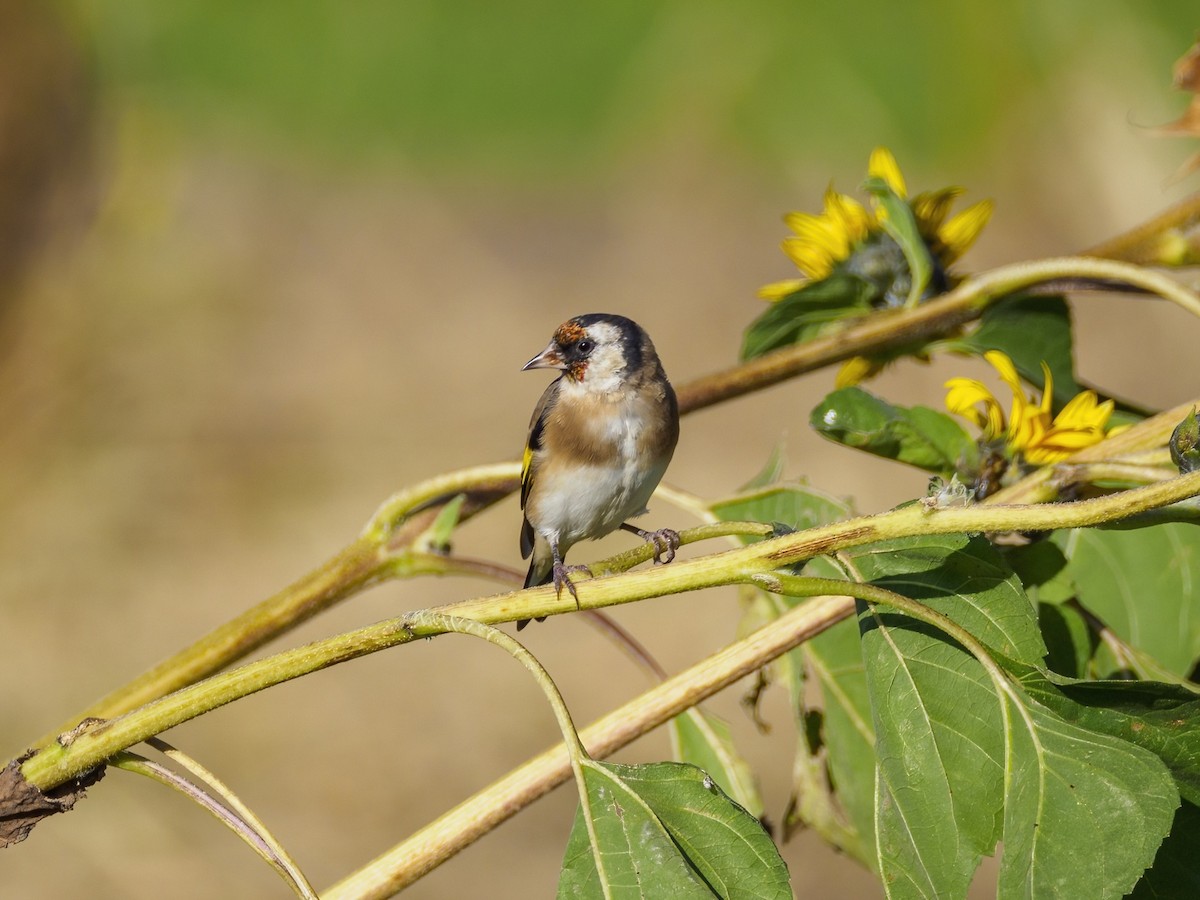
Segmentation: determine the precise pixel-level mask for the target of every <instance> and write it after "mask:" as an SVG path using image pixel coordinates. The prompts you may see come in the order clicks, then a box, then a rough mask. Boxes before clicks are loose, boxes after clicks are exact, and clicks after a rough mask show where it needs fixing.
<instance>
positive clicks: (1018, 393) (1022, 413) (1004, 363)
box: [983, 350, 1029, 447]
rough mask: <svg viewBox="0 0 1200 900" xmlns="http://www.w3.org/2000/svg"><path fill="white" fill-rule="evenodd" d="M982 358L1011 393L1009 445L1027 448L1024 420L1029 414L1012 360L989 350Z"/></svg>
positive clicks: (1027, 434)
mask: <svg viewBox="0 0 1200 900" xmlns="http://www.w3.org/2000/svg"><path fill="white" fill-rule="evenodd" d="M983 358H984V359H986V360H987V361H988V362H989V363H991V366H992V368H993V369H995V370H996V373H997V374H998V375H999V376H1000V380H1001V381H1003V382H1004V383H1005V384H1006V385H1008V388H1009V390H1010V391H1012V395H1013V402H1012V411H1011V412H1010V413H1009V416H1008V437H1009V444H1011V445H1012V446H1014V447H1023V446H1027V442H1028V440H1029V429H1028V427H1027V426H1026V422H1025V420H1026V418H1027V417H1028V415H1029V413H1028V411H1027V406H1026V401H1025V389H1024V388H1023V387H1022V386H1021V379H1020V377H1019V376H1018V375H1017V370H1016V367H1015V366H1013V364H1012V360H1011V359H1009V358H1008V356H1007V354H1004V353H1001V352H1000V351H999V350H989V351H988V352H987V353H985V354H983Z"/></svg>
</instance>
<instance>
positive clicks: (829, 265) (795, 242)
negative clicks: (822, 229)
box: [783, 233, 835, 281]
mask: <svg viewBox="0 0 1200 900" xmlns="http://www.w3.org/2000/svg"><path fill="white" fill-rule="evenodd" d="M783 252H784V253H786V254H787V255H788V258H789V259H791V261H792V262H794V263H795V264H796V268H798V269H799V270H800V271H801V272H803V273H804V274H805V275H807V276H808V277H809V278H811V279H812V280H813V281H820V280H821V279H822V278H824V277H826V276H827V275H828V274H829V273H830V272H832V271H833V263H834V261H835V260H834V251H833V249H832V248H831V247H830V244H829V241H827V240H826V239H825V238H824V237H823V236H821V235H820V234H819V233H818V234H815V235H814V236H813V238H811V239H804V238H785V239H784V241H783Z"/></svg>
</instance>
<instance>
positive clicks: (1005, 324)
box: [952, 295, 1083, 409]
mask: <svg viewBox="0 0 1200 900" xmlns="http://www.w3.org/2000/svg"><path fill="white" fill-rule="evenodd" d="M952 346H954V347H955V348H957V349H960V350H962V351H964V352H967V353H973V354H975V355H977V356H982V355H983V354H984V352H986V351H988V350H1001V351H1003V352H1004V353H1005V354H1006V355H1007V356H1008V358H1009V359H1011V360H1012V361H1013V365H1014V366H1016V368H1017V371H1018V372H1019V373H1020V374H1021V377H1023V378H1024V379H1025V380H1026V381H1028V382H1029V383H1030V384H1034V385H1041V384H1042V383H1043V381H1044V380H1045V376H1044V374H1043V373H1042V361H1043V360H1044V361H1045V362H1046V364H1047V365H1048V366H1049V367H1050V374H1051V375H1052V376H1053V377H1054V408H1055V409H1061V408H1062V407H1063V406H1065V405H1066V403H1067V401H1068V400H1070V399H1071V398H1072V397H1074V396H1075V395H1076V394H1078V393H1079V392H1080V391H1082V390H1083V388H1082V387H1081V386H1080V384H1079V382H1078V381H1076V380H1075V362H1074V350H1073V337H1072V334H1071V310H1070V307H1069V306H1067V301H1066V300H1064V299H1063V298H1062V297H1031V296H1022V295H1018V296H1015V297H1012V298H1010V299H1007V300H1003V301H1001V302H1000V303H994V304H992V305H991V306H989V307H988V308H987V309H986V310H984V313H983V316H982V317H981V318H980V320H979V327H978V328H976V329H975V330H974V331H973V332H972V333H971V334H969V335H967V336H966V337H963V338H960V339H959V340H957V341H955V342H954V343H953V345H952Z"/></svg>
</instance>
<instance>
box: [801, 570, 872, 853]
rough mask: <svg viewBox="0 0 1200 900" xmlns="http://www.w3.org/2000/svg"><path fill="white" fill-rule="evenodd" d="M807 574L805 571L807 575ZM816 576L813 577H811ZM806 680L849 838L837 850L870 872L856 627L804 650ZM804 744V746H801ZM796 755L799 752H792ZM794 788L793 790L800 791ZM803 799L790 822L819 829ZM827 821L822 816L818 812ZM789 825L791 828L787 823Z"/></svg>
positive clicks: (863, 690) (842, 628)
mask: <svg viewBox="0 0 1200 900" xmlns="http://www.w3.org/2000/svg"><path fill="white" fill-rule="evenodd" d="M806 574H807V570H806ZM814 574H816V573H814ZM803 652H804V659H805V663H806V665H807V667H808V671H809V673H810V677H811V679H812V680H813V681H814V682H815V683H816V685H817V686H818V687H819V688H820V692H821V707H822V710H823V715H822V716H821V720H820V725H821V730H820V737H821V742H822V743H823V744H824V747H825V751H826V752H825V756H826V765H827V767H828V773H829V774H828V777H829V781H830V783H831V784H832V788H833V797H834V798H835V799H836V802H837V806H838V807H839V809H838V810H835V812H838V813H840V815H841V816H842V817H844V823H843V826H844V828H846V829H847V830H848V832H849V834H848V835H843V836H842V838H841V841H840V843H841V846H842V848H843V849H844V850H845V851H846V852H847V853H850V854H851V855H853V856H854V857H856V858H857V859H858V860H859V861H860V862H862V863H864V864H865V865H868V866H871V867H872V868H874V867H876V866H877V862H876V859H875V802H874V793H875V728H874V726H873V724H872V722H871V701H870V696H869V693H868V689H867V677H866V669H865V667H864V664H863V658H862V650H861V648H860V646H859V639H858V624H857V623H856V622H854V621H852V620H851V621H846V622H840V623H839V624H837V625H835V626H833V627H832V628H830V629H828V630H826V631H824V632H822V633H821V634H819V635H817V637H815V638H814V639H813V640H811V641H808V642H806V643H805V644H804V645H803ZM800 743H801V744H803V743H804V742H803V740H801V742H800ZM797 752H798V753H799V750H798V751H797ZM803 788H804V786H803V785H797V786H796V790H797V791H799V790H802V789H803ZM803 800H804V798H803V797H799V796H794V797H793V798H792V800H791V803H790V804H789V810H790V816H789V818H793V817H794V818H796V819H798V820H801V821H804V822H805V823H806V824H810V825H813V826H814V827H818V825H819V824H820V823H814V822H812V821H810V820H809V817H808V816H806V815H805V812H806V810H805V806H804V803H803ZM819 812H820V813H821V814H823V815H828V813H827V812H826V811H825V810H819ZM788 824H794V823H791V822H789V823H788Z"/></svg>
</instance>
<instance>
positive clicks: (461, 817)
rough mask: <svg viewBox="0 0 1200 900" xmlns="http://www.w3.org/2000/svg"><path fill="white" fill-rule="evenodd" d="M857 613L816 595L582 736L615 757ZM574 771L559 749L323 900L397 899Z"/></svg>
mask: <svg viewBox="0 0 1200 900" xmlns="http://www.w3.org/2000/svg"><path fill="white" fill-rule="evenodd" d="M672 565H674V564H672ZM853 611H854V605H853V603H852V602H851V601H850V600H849V598H847V597H826V598H821V599H818V600H810V601H809V602H808V603H805V604H802V605H800V606H798V607H796V608H795V609H792V610H789V611H788V612H787V613H785V614H783V615H782V616H780V618H778V619H776V620H775V621H774V622H772V623H770V625H768V626H766V627H764V628H761V629H759V630H758V631H756V632H754V633H753V634H751V635H748V636H747V637H745V638H742V639H741V640H739V641H736V642H734V643H733V644H730V645H729V646H728V647H725V648H724V649H722V650H720V651H718V652H717V653H714V654H713V655H711V656H709V657H707V658H705V659H702V660H701V661H699V662H698V663H696V664H695V665H693V666H691V667H690V668H688V669H686V670H684V671H683V672H680V673H679V674H678V675H676V676H674V677H672V678H670V679H668V680H667V681H664V682H663V683H662V684H660V685H658V686H657V687H655V688H653V689H651V690H649V691H647V692H646V693H644V694H642V695H640V696H638V697H636V698H634V699H633V700H631V701H630V702H628V703H626V704H624V705H623V706H621V707H618V708H617V709H615V710H613V711H612V712H611V713H609V714H608V715H606V716H604V717H603V718H602V719H599V720H598V721H596V722H594V723H593V724H592V725H590V726H588V727H587V728H585V729H584V730H583V732H582V733H581V737H582V739H583V741H584V743H585V744H586V745H587V746H588V747H590V748H591V752H592V754H593V755H594V756H595V757H596V758H597V759H600V758H604V757H606V756H609V755H610V754H612V753H615V752H616V751H617V750H619V749H621V748H622V747H624V746H626V745H627V744H629V743H631V742H632V741H634V740H635V739H637V738H639V737H641V736H642V735H644V734H646V733H647V732H649V731H652V730H653V729H655V728H657V727H658V726H660V725H662V724H663V723H665V722H667V721H669V720H670V719H672V718H674V717H675V716H677V715H679V714H680V713H682V712H683V711H684V710H687V709H690V708H691V707H693V706H695V705H696V704H697V703H699V702H701V701H702V700H705V699H707V698H708V697H711V696H712V695H713V694H716V693H718V692H719V691H721V690H723V689H725V688H727V687H728V686H730V685H731V684H734V683H736V682H737V681H739V680H740V679H742V678H744V677H746V676H747V675H750V674H751V673H753V672H756V671H758V670H759V669H760V668H762V667H763V666H764V665H766V664H767V663H769V662H770V661H771V660H773V659H776V658H778V657H779V656H781V655H783V654H784V653H786V652H788V651H789V650H791V649H793V648H795V647H797V646H799V645H800V644H801V643H803V642H804V641H806V640H808V639H809V638H811V637H813V636H814V635H817V634H819V633H821V632H822V631H824V630H825V629H827V628H829V627H830V626H831V625H834V624H836V623H837V622H840V621H842V620H843V619H845V618H846V617H847V616H849V615H850V614H851V613H853ZM570 776H571V769H570V764H569V761H568V760H567V756H566V751H565V749H564V748H563V747H562V745H558V746H555V747H552V748H550V749H549V750H546V751H545V752H544V753H542V754H540V755H539V756H537V757H534V758H533V759H531V760H529V761H528V762H526V763H525V764H524V765H522V766H520V767H519V768H517V769H514V770H513V771H512V772H510V773H508V774H507V775H505V776H504V777H503V778H501V779H500V780H499V781H496V782H495V783H493V784H492V785H490V786H488V787H487V788H484V789H483V790H482V791H480V792H479V793H477V794H475V795H474V796H472V797H470V798H469V799H467V800H465V801H463V802H462V803H460V804H459V805H458V806H456V807H455V808H454V809H451V810H449V811H448V812H446V813H445V814H443V815H442V816H440V817H439V818H438V819H436V820H435V821H433V822H431V823H430V824H429V825H427V826H426V827H424V828H422V829H421V830H420V831H418V832H417V833H416V834H414V835H412V836H411V837H409V838H408V839H407V840H405V841H404V842H402V843H400V844H398V845H397V846H395V847H393V848H392V849H390V850H388V851H387V852H385V853H383V854H381V855H380V856H379V857H378V858H376V859H375V860H373V861H372V862H370V863H368V864H367V865H366V866H364V867H362V868H361V869H359V870H358V871H356V872H353V873H352V874H350V875H348V876H347V877H346V878H344V879H342V880H341V881H339V882H338V883H337V884H335V885H333V886H332V887H330V888H328V889H327V890H325V891H323V892H322V893H321V897H322V900H381V898H384V897H390V896H392V895H393V894H395V893H396V892H397V891H399V890H401V889H402V888H404V887H405V886H407V885H409V884H412V883H413V882H414V881H416V880H417V879H419V878H420V877H421V876H423V875H425V874H427V873H428V872H430V871H431V870H433V869H434V868H436V867H437V866H439V865H441V864H442V863H443V862H445V861H446V860H447V859H449V858H450V857H452V856H454V855H455V854H456V853H458V852H459V851H460V850H463V849H464V848H466V847H468V846H470V845H471V844H472V843H474V842H475V841H476V840H478V839H479V838H480V837H482V836H483V835H484V834H487V832H489V831H491V830H492V829H493V828H495V827H496V826H497V825H500V824H501V823H503V822H504V821H506V820H507V819H508V818H509V817H511V816H513V815H515V814H516V813H518V812H520V811H521V810H522V809H524V808H525V807H526V806H528V805H529V804H530V803H532V802H533V801H535V800H537V799H538V798H539V797H541V796H543V795H544V794H546V793H547V792H549V791H550V790H551V789H552V788H554V787H556V786H557V785H559V784H561V783H562V782H563V781H565V780H567V779H568V778H569V777H570Z"/></svg>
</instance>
